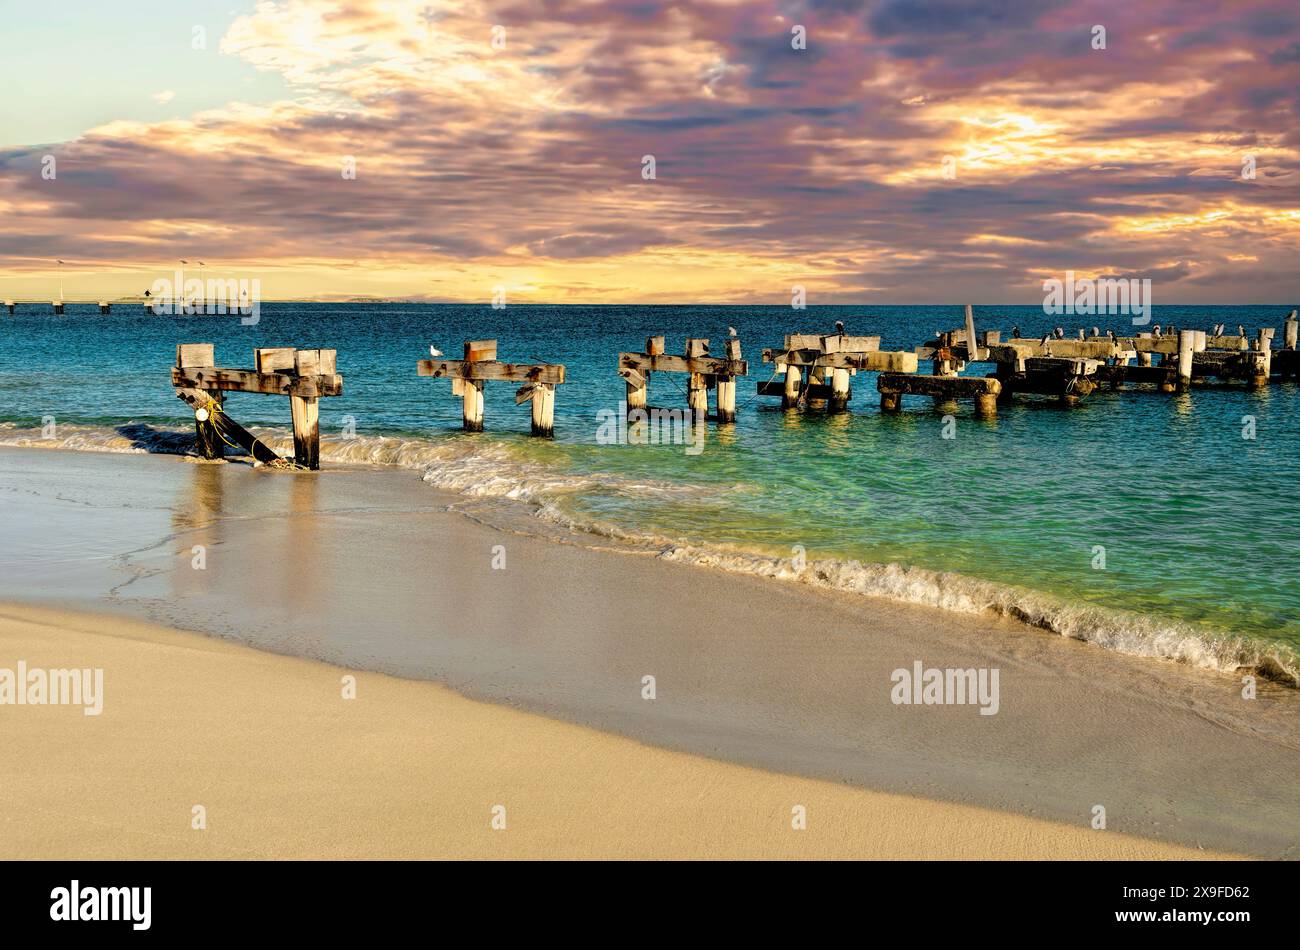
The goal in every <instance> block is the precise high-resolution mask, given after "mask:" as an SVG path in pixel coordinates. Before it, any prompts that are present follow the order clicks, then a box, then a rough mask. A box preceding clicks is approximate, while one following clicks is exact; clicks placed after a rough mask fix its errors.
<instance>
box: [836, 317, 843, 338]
mask: <svg viewBox="0 0 1300 950" xmlns="http://www.w3.org/2000/svg"><path fill="white" fill-rule="evenodd" d="M835 332H836V333H838V334H839V335H840V336H843V335H844V321H843V320H836V321H835Z"/></svg>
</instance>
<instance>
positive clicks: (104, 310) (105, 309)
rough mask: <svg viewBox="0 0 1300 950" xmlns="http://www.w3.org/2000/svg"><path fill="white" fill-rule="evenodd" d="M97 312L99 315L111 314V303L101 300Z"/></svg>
mask: <svg viewBox="0 0 1300 950" xmlns="http://www.w3.org/2000/svg"><path fill="white" fill-rule="evenodd" d="M99 312H100V313H101V314H108V313H112V312H113V305H112V304H111V303H109V302H108V301H107V300H101V301H100V302H99Z"/></svg>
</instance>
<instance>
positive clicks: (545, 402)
mask: <svg viewBox="0 0 1300 950" xmlns="http://www.w3.org/2000/svg"><path fill="white" fill-rule="evenodd" d="M533 435H539V436H542V437H543V438H548V439H549V438H550V437H552V436H553V435H555V384H554V383H538V384H537V386H536V389H535V391H534V393H533Z"/></svg>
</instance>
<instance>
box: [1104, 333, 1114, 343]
mask: <svg viewBox="0 0 1300 950" xmlns="http://www.w3.org/2000/svg"><path fill="white" fill-rule="evenodd" d="M1106 335H1107V336H1109V337H1110V339H1111V342H1112V343H1113V342H1114V341H1115V331H1114V330H1107V331H1106Z"/></svg>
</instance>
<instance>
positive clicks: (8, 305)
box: [5, 300, 14, 317]
mask: <svg viewBox="0 0 1300 950" xmlns="http://www.w3.org/2000/svg"><path fill="white" fill-rule="evenodd" d="M5 309H6V310H8V311H9V316H11V317H12V316H13V315H14V302H13V301H12V300H6V301H5Z"/></svg>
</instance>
